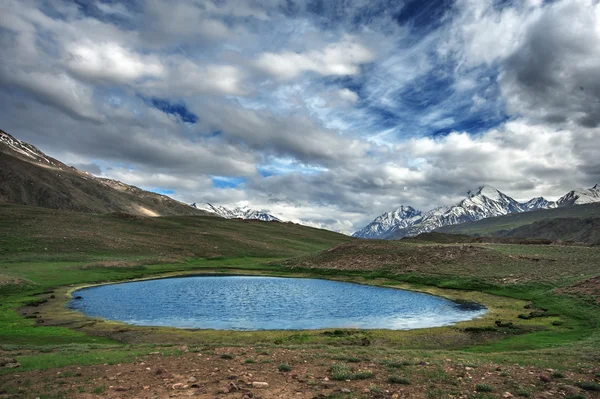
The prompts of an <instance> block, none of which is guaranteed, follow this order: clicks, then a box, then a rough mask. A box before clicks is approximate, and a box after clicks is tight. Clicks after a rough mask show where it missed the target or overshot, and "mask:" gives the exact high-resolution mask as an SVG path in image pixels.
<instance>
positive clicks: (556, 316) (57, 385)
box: [0, 205, 600, 398]
mask: <svg viewBox="0 0 600 399" xmlns="http://www.w3.org/2000/svg"><path fill="white" fill-rule="evenodd" d="M0 254H1V257H0V299H1V306H0V357H6V358H11V359H15V360H16V361H18V363H20V367H18V368H0V397H10V398H13V397H14V398H27V397H40V398H61V397H84V398H95V397H123V398H125V397H132V398H133V397H140V396H141V395H147V396H148V397H168V396H170V395H173V394H175V395H179V394H182V392H185V393H186V394H187V393H194V394H195V395H198V396H200V397H214V395H216V394H217V393H218V392H222V393H221V394H220V395H222V396H224V397H238V396H239V397H242V396H243V394H245V392H246V391H249V392H250V391H251V392H254V395H257V396H261V397H263V398H270V397H278V396H281V395H284V396H285V395H297V397H310V398H312V397H330V398H334V397H339V398H346V397H347V398H350V397H428V398H429V397H431V398H434V397H464V398H491V397H509V396H502V395H504V394H505V393H506V392H508V393H510V394H511V395H513V396H522V397H550V396H549V395H552V396H553V397H571V398H576V397H584V398H586V397H590V398H591V397H598V395H599V394H598V391H596V390H595V389H596V388H597V387H598V382H597V381H598V379H599V378H600V374H598V373H600V367H599V364H600V312H599V311H598V310H599V308H598V298H597V297H596V296H595V294H594V293H595V292H597V291H594V290H593V289H590V284H592V283H593V282H595V281H596V280H594V277H596V276H598V274H600V272H599V271H600V248H591V247H585V246H559V245H507V244H497V243H489V244H488V243H476V244H461V243H456V244H441V243H435V242H428V243H420V242H414V241H394V242H390V241H362V240H353V239H350V238H349V237H346V236H343V235H340V234H336V233H332V232H326V231H323V230H318V229H311V228H307V227H303V226H298V225H293V224H288V223H261V222H244V221H235V220H223V219H217V218H211V217H203V216H187V217H165V218H140V217H130V216H128V215H123V214H110V215H90V214H79V213H72V212H63V211H54V210H48V209H41V208H30V207H23V206H14V205H1V206H0ZM201 273H211V274H219V273H220V274H261V275H271V276H296V277H319V278H328V279H336V280H342V281H349V282H356V283H361V284H374V285H383V286H391V287H397V288H404V289H413V290H419V291H423V292H428V293H431V294H435V295H441V296H444V297H447V298H450V299H454V300H459V301H460V300H462V301H475V302H479V303H482V304H484V305H486V306H487V307H488V309H489V311H488V313H487V314H486V316H485V317H482V318H480V319H476V320H472V321H468V322H463V323H459V324H457V325H455V326H449V327H440V328H434V329H421V330H410V331H390V330H348V329H344V330H316V331H255V332H235V331H213V330H178V329H171V328H153V327H152V328H149V327H134V326H128V325H124V324H121V323H115V322H109V321H105V320H98V319H91V318H88V317H85V316H83V315H82V314H79V313H77V312H73V311H70V310H69V309H67V308H66V307H65V305H66V304H67V302H68V301H69V299H70V292H72V291H73V290H74V289H76V288H78V287H81V286H85V285H89V284H99V283H106V282H116V281H128V280H134V279H141V278H153V277H158V276H160V277H164V276H172V275H185V274H190V275H193V274H201ZM582 281H583V282H587V283H586V284H587V285H586V284H583V285H582V283H581V282H582ZM589 282H592V283H589ZM578 287H583V289H580V288H578ZM592 288H593V287H592ZM142 363H143V364H142ZM162 369H165V370H166V371H165V372H164V374H163V372H162V371H161V372H160V373H159V370H162ZM194 370H195V371H194ZM549 370H552V371H549ZM57 373H59V374H57ZM248 374H250V376H248ZM57 375H58V376H59V377H57ZM190 376H193V377H194V379H195V380H198V382H201V383H187V380H188V379H190ZM230 376H235V378H232V379H231V380H228V378H229V377H230ZM190 380H191V379H190ZM263 380H268V382H269V384H270V385H269V388H268V389H265V388H256V387H254V386H253V385H252V383H253V382H256V381H259V382H262V381H263ZM228 381H230V382H232V383H234V385H236V387H238V388H239V389H238V390H235V389H233V387H231V386H229V385H228V384H229V382H228ZM178 383H181V384H182V386H185V385H187V387H186V388H181V387H180V386H177V387H176V388H173V387H174V386H175V385H176V384H178ZM193 385H197V386H195V387H194V386H193ZM228 386H229V388H227V390H228V392H227V393H223V392H224V391H223V390H224V388H226V387H228ZM111 387H112V388H111ZM145 387H148V388H145ZM117 388H123V389H122V390H121V389H117ZM180 388H181V389H180ZM230 388H231V389H230ZM180 391H181V392H180ZM32 395H34V396H32ZM203 395H205V396H203ZM228 395H229V396H228ZM319 395H322V396H319ZM394 395H397V396H394ZM578 395H579V396H578Z"/></svg>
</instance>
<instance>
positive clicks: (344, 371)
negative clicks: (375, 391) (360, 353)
mask: <svg viewBox="0 0 600 399" xmlns="http://www.w3.org/2000/svg"><path fill="white" fill-rule="evenodd" d="M330 371H331V378H332V379H333V380H336V381H346V380H366V379H367V378H371V377H373V372H372V371H371V370H361V371H358V372H356V373H354V372H353V371H352V369H351V368H350V367H349V366H348V365H346V364H340V363H336V364H332V365H331V369H330Z"/></svg>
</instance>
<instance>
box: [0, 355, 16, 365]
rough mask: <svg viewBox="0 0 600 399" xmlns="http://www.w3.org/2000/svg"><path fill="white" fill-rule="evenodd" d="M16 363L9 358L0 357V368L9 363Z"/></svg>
mask: <svg viewBox="0 0 600 399" xmlns="http://www.w3.org/2000/svg"><path fill="white" fill-rule="evenodd" d="M16 362H17V361H16V360H15V359H13V358H11V357H0V367H4V366H6V365H7V364H10V363H16Z"/></svg>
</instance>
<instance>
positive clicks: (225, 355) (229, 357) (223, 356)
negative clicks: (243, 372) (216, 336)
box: [220, 353, 233, 360]
mask: <svg viewBox="0 0 600 399" xmlns="http://www.w3.org/2000/svg"><path fill="white" fill-rule="evenodd" d="M220 358H221V359H226V360H231V359H233V355H230V354H229V353H223V354H222V355H221V356H220Z"/></svg>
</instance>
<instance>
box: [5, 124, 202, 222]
mask: <svg viewBox="0 0 600 399" xmlns="http://www.w3.org/2000/svg"><path fill="white" fill-rule="evenodd" d="M0 202H10V203H15V204H22V205H33V206H41V207H45V208H53V209H62V210H69V211H77V212H88V213H112V212H122V213H127V214H132V215H140V216H175V215H206V216H208V215H212V214H209V213H207V212H204V211H202V210H199V209H196V208H192V207H190V206H189V205H188V204H184V203H182V202H179V201H176V200H174V199H172V198H170V197H167V196H166V195H161V194H156V193H153V192H150V191H145V190H142V189H141V188H138V187H135V186H130V185H128V184H125V183H122V182H120V181H117V180H112V179H104V178H101V177H96V176H93V175H91V174H89V173H87V172H83V171H80V170H78V169H76V168H74V167H72V166H68V165H66V164H64V163H62V162H60V161H59V160H57V159H54V158H52V157H49V156H48V155H46V154H44V153H43V152H42V151H40V150H39V149H37V148H36V147H34V146H33V145H31V144H28V143H26V142H24V141H21V140H18V139H16V138H14V137H13V136H11V135H10V134H8V133H6V132H4V131H2V130H0Z"/></svg>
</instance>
